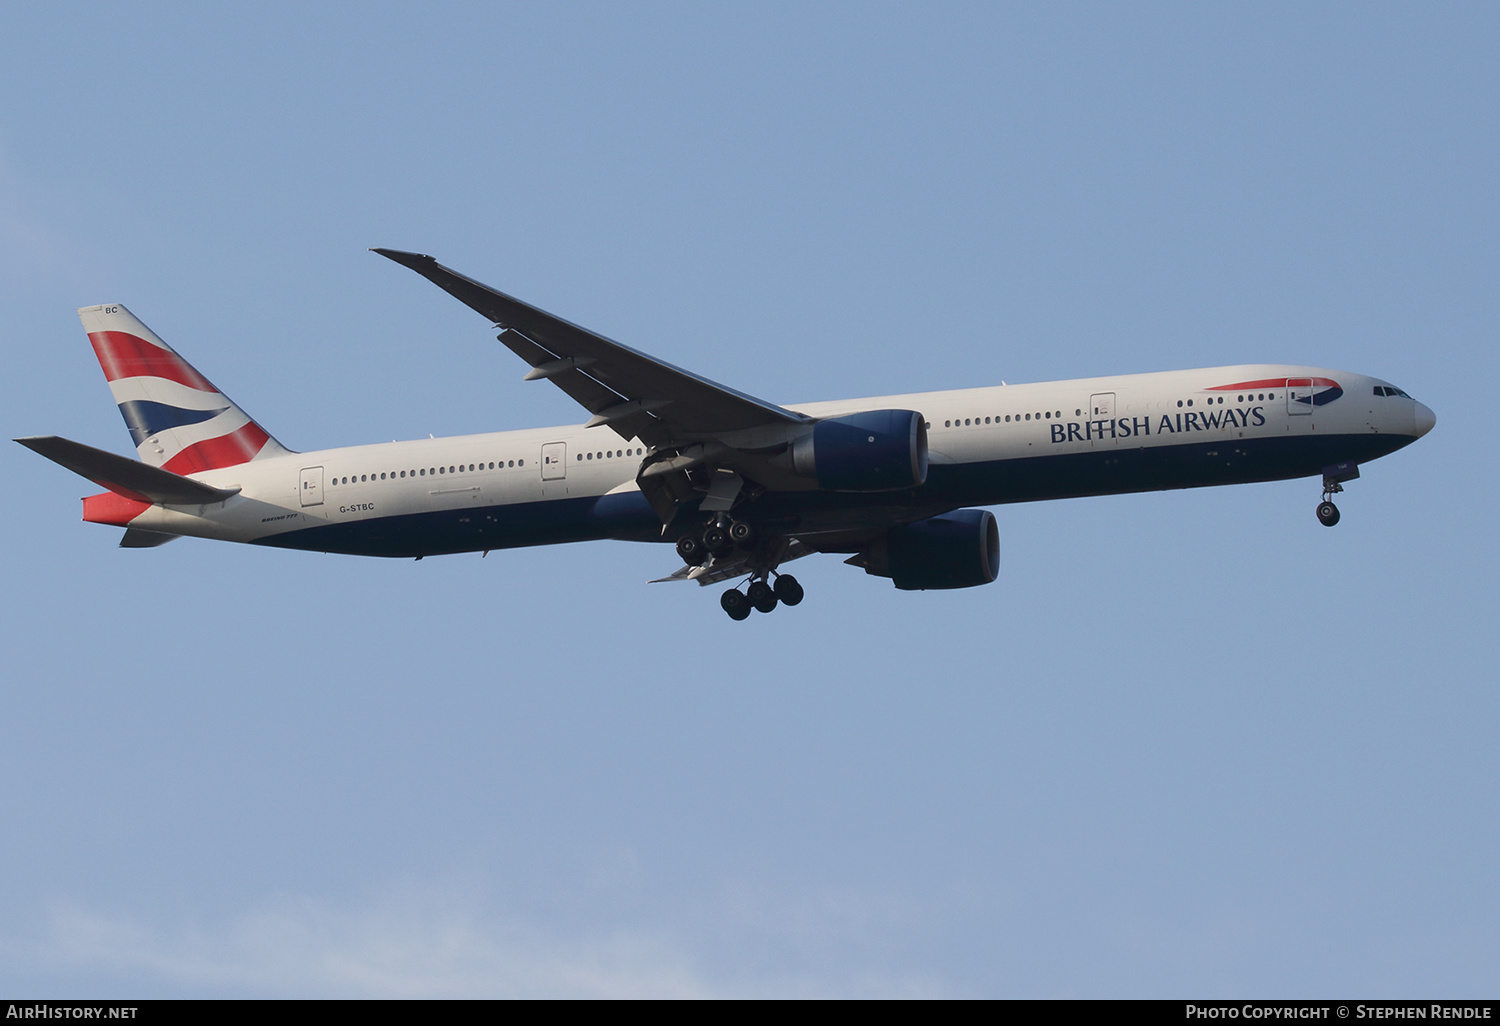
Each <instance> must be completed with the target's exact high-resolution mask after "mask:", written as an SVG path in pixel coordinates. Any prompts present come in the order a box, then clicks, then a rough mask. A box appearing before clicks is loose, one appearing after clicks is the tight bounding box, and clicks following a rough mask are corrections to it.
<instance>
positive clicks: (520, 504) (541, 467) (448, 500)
mask: <svg viewBox="0 0 1500 1026" xmlns="http://www.w3.org/2000/svg"><path fill="white" fill-rule="evenodd" d="M1288 382H1291V384H1290V385H1289V384H1288ZM1319 382H1326V383H1329V384H1324V385H1319V384H1318V383H1319ZM1334 383H1336V385H1335V387H1334V388H1333V391H1332V393H1331V392H1330V391H1329V385H1331V384H1334ZM1256 384H1258V385H1259V387H1250V386H1253V385H1256ZM1234 385H1246V387H1240V388H1235V387H1230V388H1227V389H1226V388H1225V386H1234ZM1320 389H1321V391H1320ZM1383 389H1388V390H1389V392H1391V393H1392V394H1390V395H1387V394H1377V393H1378V392H1381V391H1382V390H1383ZM1306 393H1312V394H1311V395H1307V394H1306ZM1330 394H1332V396H1333V398H1332V399H1331V400H1329V401H1326V403H1325V402H1324V399H1326V398H1327V396H1328V395H1330ZM787 408H788V409H791V410H794V411H797V412H799V413H803V414H807V415H809V416H812V417H818V418H824V417H832V416H841V415H844V414H848V413H854V412H859V411H865V410H880V409H909V410H916V411H918V412H920V413H921V414H923V416H924V418H925V419H926V421H927V424H928V444H929V451H930V458H931V469H930V478H929V485H928V486H924V488H919V489H916V492H917V493H919V494H918V496H917V498H918V502H917V503H916V505H915V506H914V509H916V508H918V507H920V509H921V510H922V511H923V512H922V513H921V514H920V515H929V511H930V510H931V509H935V508H943V507H946V508H954V507H957V506H960V505H989V504H995V503H1001V502H1008V501H1028V500H1032V499H1037V498H1048V497H1057V496H1062V495H1082V494H1109V493H1115V492H1123V491H1140V490H1148V489H1154V488H1171V487H1191V486H1194V485H1199V484H1216V483H1230V482H1233V481H1240V480H1244V481H1252V480H1268V479H1275V478H1286V477H1298V476H1304V475H1308V474H1315V473H1317V472H1318V470H1319V469H1320V467H1322V466H1324V465H1325V464H1329V463H1336V462H1338V461H1339V460H1352V461H1357V462H1363V461H1365V460H1368V459H1374V458H1377V457H1378V456H1380V455H1384V454H1385V453H1388V452H1390V451H1393V450H1394V449H1396V448H1399V447H1401V446H1402V445H1405V444H1407V443H1409V442H1411V441H1413V440H1415V439H1416V438H1417V437H1420V436H1421V434H1423V433H1425V431H1426V430H1427V429H1428V428H1429V427H1430V426H1431V424H1432V420H1433V418H1432V413H1431V411H1430V410H1427V408H1426V407H1425V406H1422V404H1420V403H1417V402H1415V401H1414V400H1411V399H1409V398H1407V397H1406V396H1405V395H1404V394H1396V390H1395V389H1394V388H1389V386H1388V385H1387V383H1386V382H1383V381H1381V380H1379V379H1375V378H1370V377H1367V376H1365V375H1360V374H1352V373H1348V372H1344V371H1332V370H1325V369H1319V368H1308V367H1294V366H1285V365H1246V366H1237V367H1219V368H1210V369H1203V370H1188V371H1169V372H1164V373H1155V374H1134V375H1125V376H1117V377H1106V378H1086V379H1079V380H1073V381H1056V382H1045V383H1039V384H1021V385H1008V386H997V387H986V388H969V389H957V390H953V391H944V392H924V393H915V394H909V395H895V396H881V397H875V398H866V399H848V400H839V401H834V402H820V403H807V404H790V405H788V407H787ZM1178 450H1180V451H1181V453H1182V454H1184V458H1187V459H1189V460H1190V461H1196V462H1192V464H1191V466H1190V467H1188V468H1187V469H1184V470H1183V471H1181V472H1180V473H1177V474H1175V476H1174V473H1173V472H1172V471H1171V470H1170V469H1167V470H1164V469H1163V467H1165V466H1167V465H1166V464H1164V463H1162V460H1161V458H1164V457H1166V456H1167V455H1168V454H1169V453H1174V452H1176V451H1178ZM646 455H648V451H647V449H646V447H645V446H643V445H642V444H641V443H640V442H639V441H631V442H626V441H624V440H622V439H621V438H620V437H619V436H618V435H616V434H614V433H612V432H611V431H610V430H609V429H608V428H594V429H584V428H582V427H580V426H567V427H553V428H534V429H527V430H520V431H504V432H495V433H490V434H481V435H465V436H461V437H452V438H437V439H421V440H417V441H406V442H388V443H382V444H376V445H361V446H349V447H345V448H338V449H325V450H321V451H317V452H306V453H294V454H288V455H282V456H276V457H272V458H267V459H258V460H255V461H252V462H248V463H242V464H239V465H237V466H232V467H226V468H223V469H219V470H210V471H205V472H203V473H199V474H194V475H192V476H193V477H194V478H196V479H198V480H201V481H203V482H205V483H207V484H210V485H213V486H216V487H222V488H237V489H239V492H238V494H236V495H234V496H233V497H232V498H229V499H227V500H226V501H224V502H222V503H218V504H210V505H205V506H164V505H152V506H149V507H146V508H144V509H143V510H142V511H141V512H140V514H139V515H138V516H136V517H135V518H134V519H133V520H131V521H130V526H131V527H133V528H140V529H143V530H147V531H153V532H161V533H166V534H180V535H195V536H199V537H206V538H217V539H223V540H228V541H241V542H261V543H268V544H291V545H292V546H293V547H299V548H311V549H320V548H321V549H323V550H324V551H345V552H366V551H368V552H369V553H371V554H382V555H411V554H416V555H421V554H424V553H425V552H445V551H446V552H451V551H465V550H467V551H473V550H478V549H488V548H503V547H508V546H511V545H526V544H541V543H545V542H548V541H566V540H578V539H581V538H584V537H633V538H641V539H645V538H648V537H652V535H651V534H650V533H649V532H648V531H646V530H645V527H646V526H647V523H646V521H645V520H644V519H643V514H642V510H644V509H645V507H644V503H643V502H635V501H634V500H635V499H638V497H639V490H638V489H637V486H636V483H635V481H636V474H637V472H638V470H639V468H640V465H641V462H642V460H643V459H644V458H645V457H646ZM1127 456H1128V457H1129V458H1126V457H1127ZM1174 458H1175V457H1174ZM1031 461H1040V462H1034V463H1033V462H1031ZM1139 461H1144V462H1139ZM1236 461H1238V462H1239V465H1240V466H1242V467H1243V471H1242V472H1241V473H1238V474H1237V473H1236V470H1235V467H1236ZM1320 461H1323V462H1320ZM1219 462H1222V463H1223V466H1222V467H1220V466H1218V463H1219ZM1209 464H1212V467H1211V468H1210V466H1209ZM1136 466H1138V467H1140V468H1141V470H1140V472H1139V473H1138V474H1137V475H1136V476H1135V477H1131V476H1130V475H1131V468H1132V467H1136ZM1007 481H1016V482H1019V481H1030V482H1034V483H1032V484H1029V485H1027V486H1025V487H1020V486H1017V487H1016V488H1015V489H1008V486H1007ZM1049 481H1055V482H1056V483H1055V484H1047V483H1046V482H1049ZM928 490H930V494H922V493H924V491H928ZM603 496H619V497H620V499H619V501H618V502H616V503H614V504H613V505H610V504H604V503H600V501H599V500H600V498H601V497H603ZM860 501H861V502H868V501H869V498H868V497H863V498H862V499H861V500H860ZM605 506H608V507H609V510H615V512H614V513H610V512H608V510H606V511H605V512H599V510H600V509H603V508H604V507H605ZM554 507H555V510H556V512H557V515H558V517H559V518H561V519H562V520H568V521H570V525H571V526H569V527H567V528H566V529H561V528H559V530H558V531H552V530H551V529H550V528H551V527H556V526H557V525H555V524H554V525H549V524H548V522H547V521H548V518H549V516H551V514H550V513H549V508H554ZM523 509H524V510H526V511H527V514H526V519H525V525H524V526H521V521H519V520H514V519H511V517H512V515H514V514H516V512H517V511H519V510H523ZM565 510H566V512H564V511H565ZM626 510H629V511H630V512H629V513H624V512H621V511H626ZM466 514H467V516H466ZM425 515H437V516H439V517H441V518H442V524H443V525H444V526H443V527H442V531H443V532H445V536H444V538H443V539H442V540H441V541H439V542H435V543H434V544H432V545H431V546H428V547H426V548H424V547H423V546H422V545H421V544H414V543H413V541H412V539H413V538H419V537H420V534H421V530H422V528H421V526H420V525H421V524H422V522H423V521H422V520H421V518H422V517H423V516H425ZM913 515H914V516H915V515H918V514H917V513H915V512H914V514H913ZM382 524H384V526H382ZM398 524H399V525H402V526H401V529H400V530H401V535H402V541H400V542H399V543H397V542H393V541H389V540H387V541H382V542H375V541H372V542H371V543H370V544H369V545H364V544H362V543H361V542H360V541H359V539H360V538H361V537H363V536H364V535H365V534H368V535H369V536H370V537H371V538H388V537H389V536H390V535H389V531H387V528H389V529H390V530H395V526H396V525H398ZM657 526H658V527H659V524H658V525H657ZM318 528H340V530H337V531H318V530H316V529H318ZM455 532H456V533H455ZM294 538H295V539H296V540H294ZM320 539H322V540H321V541H320Z"/></svg>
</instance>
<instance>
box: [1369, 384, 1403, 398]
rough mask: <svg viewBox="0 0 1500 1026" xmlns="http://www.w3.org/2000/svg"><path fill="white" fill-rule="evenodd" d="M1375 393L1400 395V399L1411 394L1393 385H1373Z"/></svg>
mask: <svg viewBox="0 0 1500 1026" xmlns="http://www.w3.org/2000/svg"><path fill="white" fill-rule="evenodd" d="M1375 394H1376V395H1388V396H1400V397H1401V398H1402V399H1410V398H1411V396H1409V395H1407V394H1406V393H1405V392H1403V391H1401V389H1399V388H1397V387H1396V386H1394V385H1376V386H1375Z"/></svg>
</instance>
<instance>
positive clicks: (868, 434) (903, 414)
mask: <svg viewBox="0 0 1500 1026" xmlns="http://www.w3.org/2000/svg"><path fill="white" fill-rule="evenodd" d="M374 252H376V253H379V254H380V255H382V256H384V257H388V258H389V259H391V260H393V261H395V262H396V263H398V264H402V265H404V266H405V267H408V268H410V269H411V270H413V271H415V272H416V273H418V274H420V275H422V276H423V277H425V278H427V279H428V280H429V281H431V282H433V283H434V284H436V285H437V286H438V287H439V288H442V289H443V290H444V291H446V292H448V293H449V294H450V295H452V296H454V297H455V298H456V299H458V300H459V301H460V302H462V303H464V304H466V305H467V306H469V307H470V308H472V309H474V310H475V311H477V312H479V313H481V314H483V315H484V316H485V317H487V318H489V320H490V322H491V323H492V324H493V325H494V330H496V331H497V332H498V336H497V337H498V340H499V341H500V342H501V343H503V344H504V345H505V346H506V347H507V348H509V349H510V350H511V351H512V352H514V353H515V354H516V355H517V356H519V357H520V358H521V359H522V360H524V361H525V362H526V363H527V364H528V365H529V367H530V370H529V371H528V372H527V373H526V375H525V380H528V381H550V382H551V383H552V384H553V385H555V386H557V387H558V388H560V389H562V391H563V392H564V393H566V394H567V395H568V396H569V397H571V398H572V399H574V400H575V401H577V402H578V403H579V404H580V405H581V406H582V407H583V408H584V409H585V410H586V411H587V412H588V414H589V419H588V420H587V421H586V422H585V423H583V424H582V425H573V426H564V427H549V428H536V429H528V430H520V431H504V432H497V433H491V434H479V435H466V436H462V437H454V438H426V439H419V440H416V441H405V442H389V443H383V444H377V445H361V446H351V447H346V448H338V449H325V450H321V451H318V452H305V453H298V452H293V451H292V450H290V449H288V448H286V447H285V446H283V445H282V444H281V443H279V442H278V441H276V439H275V438H273V437H272V436H271V435H270V433H269V432H267V431H266V429H265V428H263V427H262V426H261V425H260V424H259V423H258V422H256V421H255V420H254V419H253V418H251V417H250V415H249V414H247V413H245V412H244V411H243V410H242V409H241V408H240V407H239V406H237V405H235V404H234V403H233V402H231V401H230V400H229V399H228V398H227V397H226V396H225V395H224V393H223V392H221V391H219V390H218V389H217V388H216V387H215V386H213V385H212V384H210V383H209V381H208V379H207V378H205V377H204V376H203V375H201V374H200V373H199V372H198V371H197V370H196V369H194V368H193V367H192V365H190V364H189V363H188V362H187V361H186V360H184V359H183V358H182V357H181V356H179V355H178V354H177V353H176V352H175V351H174V350H173V349H171V348H170V347H169V346H168V345H167V344H166V343H165V342H164V341H162V340H161V339H160V338H159V337H158V336H157V335H156V334H155V333H154V332H152V331H151V329H150V328H148V327H146V325H144V324H143V323H141V321H140V320H138V319H137V318H136V317H135V316H134V315H133V314H132V313H131V312H130V311H129V310H127V309H126V308H125V307H123V306H120V305H118V304H107V305H103V306H91V307H85V308H82V309H80V310H79V311H78V314H79V317H80V319H81V320H82V322H83V327H84V330H85V331H86V332H87V333H88V337H89V340H90V342H91V343H92V344H93V347H94V352H95V354H96V355H97V357H98V359H99V363H100V366H101V367H102V368H103V370H104V376H105V378H106V379H107V380H108V382H109V387H110V390H111V392H112V394H113V395H114V398H115V402H116V403H117V404H118V405H119V408H120V413H121V414H122V415H123V416H124V419H125V424H126V426H127V427H128V428H129V430H130V434H131V437H132V439H133V440H134V442H135V445H136V453H137V455H138V457H139V459H137V460H132V459H129V458H127V457H124V456H120V455H117V454H115V453H111V452H107V451H104V450H100V449H95V448H93V447H91V446H87V445H83V444H81V443H79V442H74V441H69V440H68V439H65V438H60V437H57V436H50V435H49V436H36V437H30V438H18V439H16V441H17V442H20V443H21V444H22V445H25V446H27V447H28V448H30V449H32V450H34V451H36V452H38V453H40V454H41V455H43V456H46V457H47V458H48V459H50V460H53V461H54V462H56V463H58V464H61V465H62V466H64V467H66V468H67V469H69V470H71V471H73V472H75V473H77V474H80V475H82V476H83V477H86V478H88V479H89V480H91V481H93V482H95V483H96V484H98V485H100V486H102V487H103V488H105V489H107V491H105V492H103V493H101V494H98V495H91V496H89V497H87V498H85V499H84V500H83V519H84V520H85V521H88V522H90V523H98V524H111V525H115V526H118V527H123V528H125V533H124V536H123V537H122V539H121V541H120V544H121V546H123V547H125V548H149V547H153V546H157V545H161V544H164V543H166V542H168V541H171V540H173V539H175V538H178V537H182V536H193V537H199V538H212V539H219V540H224V541H237V542H249V543H252V544H257V545H272V546H278V547H281V548H291V549H304V550H310V551H315V552H334V553H347V554H354V555H365V556H388V557H407V558H413V557H414V558H416V559H422V558H424V557H426V556H435V555H442V554H449V553H459V552H483V553H485V554H488V553H489V551H490V550H493V549H504V548H513V547H519V546H529V545H549V544H556V543H561V542H575V541H589V540H595V539H604V538H610V539H620V540H629V541H643V542H645V541H650V542H669V543H672V544H673V545H674V546H675V547H676V551H677V555H678V556H679V557H680V558H681V560H682V562H683V566H682V567H681V568H680V569H678V570H677V571H675V572H674V573H672V574H670V575H669V576H667V577H663V578H659V579H658V580H659V581H696V582H698V583H699V584H700V585H709V584H716V583H720V582H723V581H728V580H737V581H740V582H742V584H743V587H741V586H740V585H738V584H737V585H736V586H735V587H731V588H729V589H727V590H725V591H724V592H723V593H722V595H721V602H720V604H721V605H722V607H723V609H724V611H725V612H726V613H728V614H729V616H730V617H731V618H733V619H735V620H744V619H746V618H747V617H748V616H749V615H750V613H751V611H752V610H757V611H759V612H763V613H768V612H771V611H772V610H774V609H775V608H776V607H777V606H778V605H787V606H795V605H797V604H798V603H800V602H801V601H802V599H803V595H804V591H803V588H802V586H801V585H800V584H799V583H798V582H797V580H796V578H794V577H793V576H791V575H790V574H787V573H783V572H782V571H781V567H782V566H783V565H784V564H786V563H788V562H790V561H791V560H794V559H798V558H800V557H803V556H806V555H809V554H811V553H837V554H840V555H846V556H848V557H849V558H848V559H846V560H845V562H846V563H849V564H852V565H854V566H856V567H860V568H862V569H863V570H864V571H865V573H867V574H870V575H873V576H876V577H885V578H888V579H890V580H891V581H892V583H893V584H894V585H895V586H896V587H897V588H899V589H902V590H908V591H917V590H928V589H948V588H967V587H973V586H976V585H981V584H988V583H990V582H992V581H994V580H995V579H996V577H997V576H998V575H999V563H1000V545H999V529H998V525H997V523H996V520H995V516H994V514H993V513H991V512H990V511H989V510H987V509H982V508H976V507H985V506H996V505H1003V504H1006V503H1013V502H1031V501H1038V500H1044V499H1061V498H1070V497H1078V496H1090V495H1116V494H1121V493H1126V492H1143V491H1153V490H1163V489H1173V488H1194V487H1201V486H1207V485H1225V484H1242V483H1248V482H1257V481H1278V480H1286V479H1291V478H1301V477H1316V476H1320V477H1321V478H1322V484H1323V497H1322V501H1321V502H1320V503H1319V505H1318V508H1317V516H1318V520H1319V521H1320V522H1321V523H1323V524H1324V525H1326V526H1329V527H1332V526H1333V525H1334V524H1336V523H1338V521H1339V517H1340V514H1339V510H1338V507H1337V506H1335V505H1334V503H1333V501H1332V497H1333V495H1334V494H1336V493H1338V492H1342V491H1343V490H1344V489H1343V485H1344V484H1345V483H1347V482H1349V481H1351V480H1354V479H1355V478H1358V477H1359V473H1360V471H1359V468H1360V466H1361V465H1363V464H1365V463H1368V462H1370V461H1371V460H1375V459H1378V458H1380V457H1382V456H1385V455H1388V454H1389V453H1392V452H1395V451H1396V450H1397V449H1400V448H1402V447H1404V446H1406V445H1409V444H1411V443H1412V442H1414V441H1416V440H1417V439H1418V438H1421V437H1422V436H1423V435H1425V434H1426V433H1427V432H1429V431H1431V430H1432V428H1433V426H1434V424H1435V423H1436V417H1435V415H1434V414H1433V411H1432V410H1431V409H1429V408H1428V407H1427V406H1425V405H1424V404H1422V403H1420V402H1418V401H1416V400H1415V399H1413V398H1412V397H1411V396H1410V395H1408V394H1407V393H1406V392H1404V391H1402V390H1401V389H1399V388H1397V387H1396V386H1394V385H1392V384H1391V383H1389V382H1387V381H1384V380H1381V379H1379V378H1372V377H1368V376H1366V375H1363V374H1354V373H1348V372H1345V371H1337V370H1327V369H1323V368H1314V367H1301V366H1286V365H1281V364H1257V365H1246V366H1235V367H1214V368H1207V369H1201V370H1183V371H1168V372H1162V373H1151V374H1133V375H1125V376H1116V377H1102V378H1085V379H1081V380H1075V381H1054V382H1045V383H1039V384H1015V385H1005V384H1001V385H999V386H994V387H984V388H963V389H956V390H952V391H941V392H922V393H915V394H908V395H891V396H880V397H875V398H866V399H845V400H838V401H834V402H815V403H792V404H788V405H777V404H776V403H772V402H768V401H766V400H763V399H759V398H756V397H755V396H752V395H747V394H746V393H744V392H739V391H736V390H734V389H732V388H728V387H726V386H724V385H720V384H717V383H715V382H713V381H710V380H708V379H707V378H703V377H700V376H699V375H697V374H694V373H692V372H690V371H686V370H683V369H681V368H679V367H674V366H672V365H671V364H669V363H666V362H664V361H662V360H658V359H655V358H654V357H651V356H648V355H647V354H645V353H643V352H640V351H638V350H635V349H632V348H630V347H629V346H625V345H622V344H620V343H619V342H615V341H612V340H610V339H608V338H605V337H604V336H602V335H599V334H597V333H595V332H592V331H590V330H588V329H586V328H582V327H579V326H578V325H576V324H572V323H570V322H568V321H565V320H563V319H561V318H559V317H555V316H553V315H552V314H549V313H546V312H544V311H542V310H539V309H538V308H536V307H534V306H531V305H529V304H527V303H524V302H522V301H521V300H519V299H515V298H513V297H511V296H508V295H506V294H505V293H503V292H499V291H496V290H495V289H492V288H490V287H489V286H487V285H483V284H481V283H479V282H477V281H475V280H474V279H472V278H468V277H465V276H464V275H462V274H459V273H458V272H456V271H453V270H451V269H449V268H447V267H444V266H443V265H442V264H439V263H438V262H437V261H436V260H435V259H433V258H432V257H430V256H426V255H423V254H418V253H407V252H402V251H399V250H391V249H376V250H374ZM653 583H656V582H653Z"/></svg>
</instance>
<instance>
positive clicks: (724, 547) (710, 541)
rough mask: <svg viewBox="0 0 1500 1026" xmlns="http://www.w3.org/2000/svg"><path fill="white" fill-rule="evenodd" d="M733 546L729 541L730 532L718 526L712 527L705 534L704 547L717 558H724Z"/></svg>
mask: <svg viewBox="0 0 1500 1026" xmlns="http://www.w3.org/2000/svg"><path fill="white" fill-rule="evenodd" d="M731 544H732V543H731V542H730V540H729V532H728V531H726V530H724V528H722V527H720V526H719V525H718V524H713V525H710V526H709V528H708V529H707V530H706V531H704V532H703V547H704V548H705V549H707V550H708V551H709V552H712V553H713V554H714V555H715V556H722V555H723V554H724V553H726V552H728V551H729V546H730V545H731Z"/></svg>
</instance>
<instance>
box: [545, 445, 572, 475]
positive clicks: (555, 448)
mask: <svg viewBox="0 0 1500 1026" xmlns="http://www.w3.org/2000/svg"><path fill="white" fill-rule="evenodd" d="M567 476H568V443H567V442H548V443H547V444H546V445H544V446H542V480H543V481H561V480H562V479H563V478H565V477H567Z"/></svg>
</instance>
